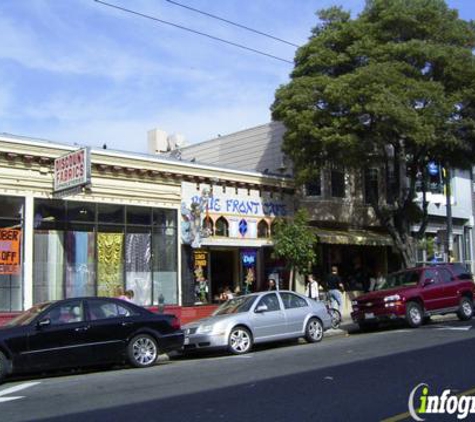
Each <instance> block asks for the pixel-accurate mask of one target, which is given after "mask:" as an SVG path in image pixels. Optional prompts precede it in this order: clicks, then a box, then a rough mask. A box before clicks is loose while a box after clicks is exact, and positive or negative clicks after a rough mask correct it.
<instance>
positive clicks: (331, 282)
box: [326, 265, 344, 313]
mask: <svg viewBox="0 0 475 422" xmlns="http://www.w3.org/2000/svg"><path fill="white" fill-rule="evenodd" d="M326 284H327V288H328V295H329V296H330V300H334V301H335V302H336V303H337V305H338V310H339V311H340V313H341V309H342V306H343V295H342V292H343V291H344V286H343V283H342V281H341V277H340V276H339V275H338V267H337V266H336V265H333V266H332V267H331V273H330V274H329V275H328V276H327V279H326Z"/></svg>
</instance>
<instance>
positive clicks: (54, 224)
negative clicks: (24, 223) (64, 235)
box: [34, 199, 66, 229]
mask: <svg viewBox="0 0 475 422" xmlns="http://www.w3.org/2000/svg"><path fill="white" fill-rule="evenodd" d="M65 220H66V204H65V202H64V201H63V200H59V199H53V200H51V199H35V217H34V226H35V229H49V228H51V229H54V228H58V227H59V226H61V223H62V222H63V221H65Z"/></svg>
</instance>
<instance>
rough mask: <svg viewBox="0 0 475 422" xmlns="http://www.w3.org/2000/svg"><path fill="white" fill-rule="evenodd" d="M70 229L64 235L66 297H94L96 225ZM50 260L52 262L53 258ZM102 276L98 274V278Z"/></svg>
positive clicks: (73, 226)
mask: <svg viewBox="0 0 475 422" xmlns="http://www.w3.org/2000/svg"><path fill="white" fill-rule="evenodd" d="M68 229H69V230H68V231H66V232H65V234H64V263H65V267H66V271H65V281H64V284H65V297H66V298H69V297H80V296H94V295H95V286H94V281H95V279H96V277H95V276H96V274H95V267H96V265H95V250H96V242H95V236H94V225H89V224H75V225H71V226H69V227H68ZM48 259H49V262H52V259H53V258H52V257H49V258H48ZM98 259H99V257H98ZM98 268H99V265H98ZM101 275H102V274H101ZM101 275H99V274H98V277H100V276H101ZM99 279H100V278H99Z"/></svg>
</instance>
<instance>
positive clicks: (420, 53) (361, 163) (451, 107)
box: [272, 0, 475, 264]
mask: <svg viewBox="0 0 475 422" xmlns="http://www.w3.org/2000/svg"><path fill="white" fill-rule="evenodd" d="M318 17H319V18H320V22H319V23H318V25H317V26H316V27H315V28H314V29H313V30H312V35H311V37H310V39H309V41H308V42H307V43H306V44H305V45H304V46H302V47H301V48H299V50H298V51H297V53H296V57H295V67H294V70H293V72H292V73H291V80H290V82H289V83H288V84H286V85H284V86H281V87H280V88H279V89H278V90H277V92H276V95H275V101H274V104H273V105H272V115H273V118H274V119H275V120H279V121H281V122H283V123H284V125H285V126H286V128H287V132H286V133H285V135H284V144H283V150H284V152H285V153H286V154H287V155H288V156H289V157H290V158H291V159H292V160H293V162H294V166H295V171H296V177H297V180H298V181H305V180H308V179H310V178H311V177H312V176H313V175H314V174H315V170H316V169H319V168H321V167H323V166H325V165H326V164H327V163H329V162H332V163H336V164H344V166H345V167H347V168H349V169H353V170H359V169H362V168H365V167H368V166H370V165H371V166H375V165H376V166H379V168H381V169H382V171H381V174H384V175H386V183H385V187H386V189H385V195H383V196H382V197H379V198H372V199H371V198H370V199H371V205H372V206H373V208H374V210H375V212H376V215H377V216H378V218H379V220H380V222H381V223H382V224H383V225H384V226H385V227H386V228H387V229H388V231H389V233H390V234H391V235H392V236H393V239H394V240H395V244H396V246H397V247H398V248H399V249H400V251H401V253H402V255H403V258H404V261H405V263H406V264H409V263H410V262H408V260H410V255H411V253H412V252H411V251H409V250H408V247H409V245H410V243H411V233H410V227H411V225H412V224H414V223H420V231H419V233H418V234H417V235H418V236H422V235H423V232H424V230H425V223H424V222H425V221H426V218H427V202H426V201H425V198H426V196H425V194H424V195H423V198H424V201H423V206H422V207H418V206H416V205H415V203H414V198H415V194H416V182H417V180H418V179H417V178H418V177H419V178H420V177H421V174H422V180H425V178H426V176H427V165H428V163H429V162H438V163H442V164H443V165H444V166H450V167H457V168H468V167H470V166H471V165H472V164H473V163H474V162H475V58H474V55H473V49H474V48H475V24H474V23H473V22H467V21H464V20H462V19H460V18H459V16H458V13H457V11H456V10H451V9H449V7H448V6H447V5H446V3H445V2H444V1H443V0H368V1H367V2H366V7H365V9H364V10H363V12H362V13H361V14H360V15H359V16H358V17H356V18H354V19H352V18H351V15H350V14H349V13H347V12H345V11H344V10H342V9H341V8H335V7H333V8H330V9H327V10H322V11H320V12H318ZM422 188H423V190H424V191H425V183H422Z"/></svg>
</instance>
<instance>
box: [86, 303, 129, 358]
mask: <svg viewBox="0 0 475 422" xmlns="http://www.w3.org/2000/svg"><path fill="white" fill-rule="evenodd" d="M87 314H88V317H89V326H90V328H89V331H88V341H89V344H90V349H91V352H92V355H93V361H94V362H95V363H103V362H115V361H117V360H119V359H120V358H121V357H123V356H124V353H125V347H126V341H127V339H128V338H129V337H130V336H131V335H132V333H133V332H134V331H135V330H136V329H137V324H138V322H137V313H136V312H135V311H134V310H133V309H132V307H129V306H127V303H126V302H123V301H118V300H111V299H101V298H97V299H95V298H94V299H92V298H91V299H88V300H87Z"/></svg>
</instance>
